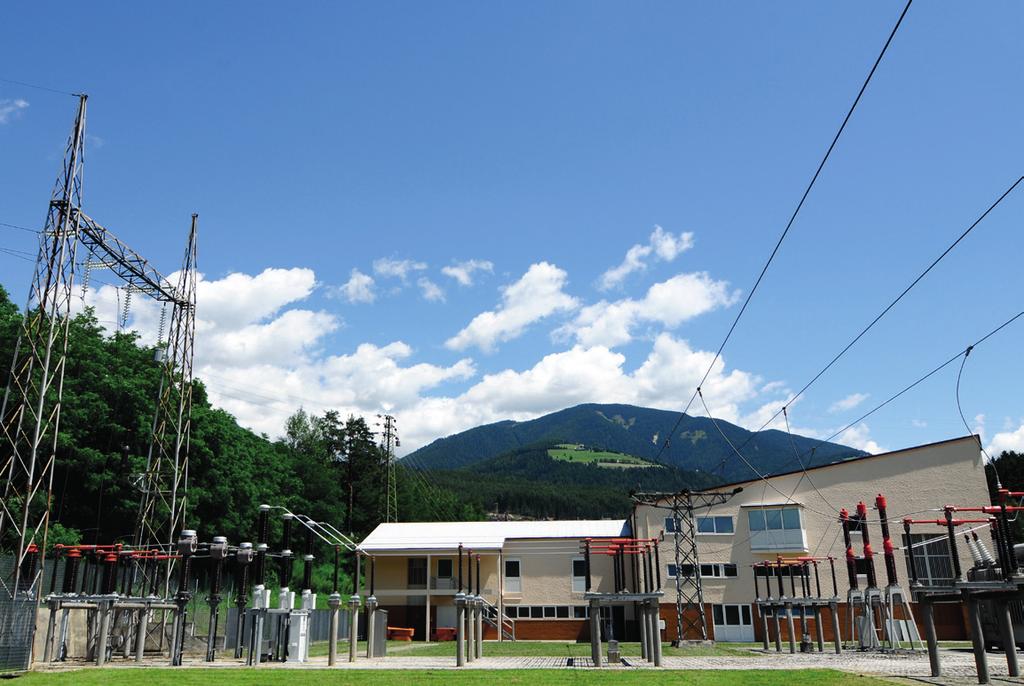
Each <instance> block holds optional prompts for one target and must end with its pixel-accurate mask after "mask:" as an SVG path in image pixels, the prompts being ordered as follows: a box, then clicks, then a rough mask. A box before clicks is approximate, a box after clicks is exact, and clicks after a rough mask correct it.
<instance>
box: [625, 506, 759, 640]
mask: <svg viewBox="0 0 1024 686" xmlns="http://www.w3.org/2000/svg"><path fill="white" fill-rule="evenodd" d="M741 490H742V489H736V490H734V491H728V492H725V491H683V492H682V493H636V494H634V495H633V500H634V501H635V502H636V503H638V504H640V505H646V506H648V507H656V508H661V509H666V510H669V511H671V513H672V522H673V527H672V528H673V529H674V531H673V536H672V548H673V558H674V562H675V566H676V579H675V581H676V645H678V642H679V641H684V640H686V636H687V635H688V634H689V633H690V631H691V630H694V631H696V633H697V635H698V636H699V637H700V640H702V641H706V640H707V638H708V620H707V615H706V613H705V612H704V588H703V586H701V581H700V555H699V553H698V552H697V526H696V523H695V522H694V517H693V511H694V510H695V509H696V510H700V509H704V508H710V507H713V506H715V505H721V504H722V503H724V502H726V501H727V500H729V499H730V498H732V497H733V496H734V495H736V493H738V492H739V491H741ZM684 572H685V573H684Z"/></svg>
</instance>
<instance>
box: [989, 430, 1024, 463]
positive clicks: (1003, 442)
mask: <svg viewBox="0 0 1024 686" xmlns="http://www.w3.org/2000/svg"><path fill="white" fill-rule="evenodd" d="M1005 450H1012V451H1014V452H1018V453H1020V452H1024V424H1021V425H1020V426H1019V427H1017V428H1016V429H1014V430H1012V431H1000V432H999V433H997V434H996V435H995V436H993V437H992V441H991V442H990V443H989V444H988V448H987V452H988V454H989V455H991V456H992V458H993V459H994V458H997V457H999V456H1000V455H1001V454H1002V453H1003V451H1005Z"/></svg>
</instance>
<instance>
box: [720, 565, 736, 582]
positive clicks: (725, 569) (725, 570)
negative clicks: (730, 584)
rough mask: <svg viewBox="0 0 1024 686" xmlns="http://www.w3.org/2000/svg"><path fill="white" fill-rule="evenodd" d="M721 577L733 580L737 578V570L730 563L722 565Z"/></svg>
mask: <svg viewBox="0 0 1024 686" xmlns="http://www.w3.org/2000/svg"><path fill="white" fill-rule="evenodd" d="M722 576H724V577H726V578H727V579H735V578H736V577H737V576H739V569H738V568H737V567H736V565H734V564H732V563H729V564H724V565H722Z"/></svg>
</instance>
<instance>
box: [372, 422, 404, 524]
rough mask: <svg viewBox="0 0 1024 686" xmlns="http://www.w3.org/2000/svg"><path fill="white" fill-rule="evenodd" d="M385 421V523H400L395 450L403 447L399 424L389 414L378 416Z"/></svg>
mask: <svg viewBox="0 0 1024 686" xmlns="http://www.w3.org/2000/svg"><path fill="white" fill-rule="evenodd" d="M377 418H378V419H380V420H381V421H383V433H382V435H381V443H380V448H381V452H382V453H383V454H384V471H385V473H386V475H387V477H386V478H387V485H386V487H385V491H384V508H383V510H384V521H385V522H397V521H398V481H397V478H396V477H397V475H396V474H395V448H398V447H399V446H401V445H402V442H401V441H400V440H399V439H398V422H397V420H396V419H395V418H394V417H392V416H391V415H389V414H385V415H380V414H379V415H377Z"/></svg>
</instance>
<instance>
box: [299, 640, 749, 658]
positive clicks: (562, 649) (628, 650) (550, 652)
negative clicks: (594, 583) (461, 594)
mask: <svg viewBox="0 0 1024 686" xmlns="http://www.w3.org/2000/svg"><path fill="white" fill-rule="evenodd" d="M753 646H754V644H752V643H751V644H749V647H753ZM747 647H748V646H745V645H743V646H737V645H733V644H721V643H720V644H718V645H716V646H714V647H709V648H703V647H700V648H673V647H672V646H670V645H668V644H667V643H666V644H664V646H663V647H662V654H663V655H681V656H687V655H689V656H692V657H712V656H719V657H753V655H754V654H753V653H751V652H750V651H749V650H748V649H747ZM606 649H607V648H606ZM357 650H358V651H359V655H365V654H366V642H365V641H360V642H359V646H358V647H357ZM619 650H620V652H621V653H622V655H623V656H625V657H639V656H640V644H639V643H620V644H619ZM309 654H310V655H313V656H317V655H326V654H327V643H314V644H313V645H312V646H310V649H309ZM338 654H339V655H348V643H347V642H344V641H339V643H338ZM388 655H389V656H392V657H395V658H402V657H451V658H452V659H453V660H454V659H455V642H454V641H446V642H444V643H427V644H424V643H418V642H413V643H410V642H408V641H388ZM484 656H485V657H589V656H590V644H589V643H575V642H566V643H560V642H557V641H502V642H501V643H498V642H496V641H487V642H486V643H484Z"/></svg>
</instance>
